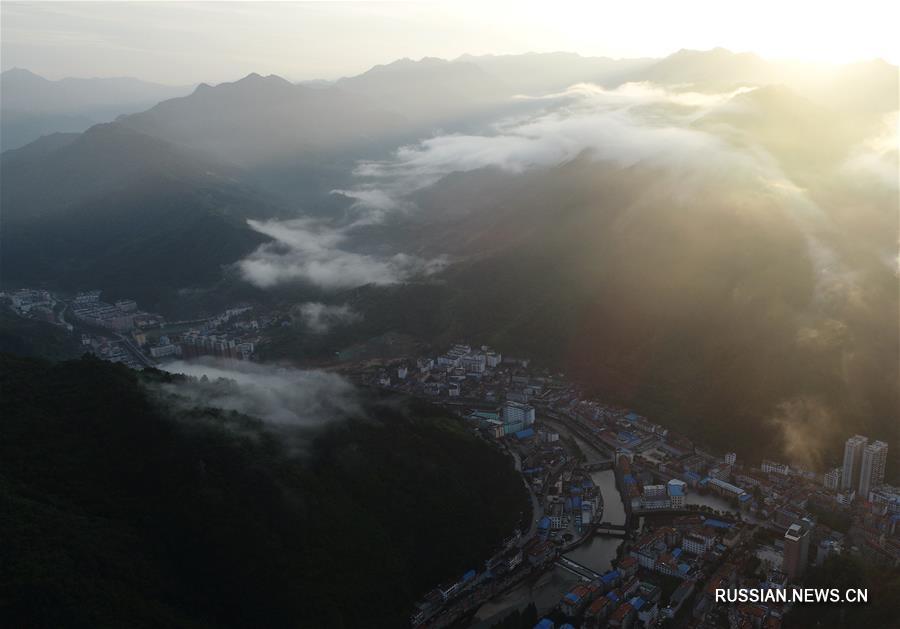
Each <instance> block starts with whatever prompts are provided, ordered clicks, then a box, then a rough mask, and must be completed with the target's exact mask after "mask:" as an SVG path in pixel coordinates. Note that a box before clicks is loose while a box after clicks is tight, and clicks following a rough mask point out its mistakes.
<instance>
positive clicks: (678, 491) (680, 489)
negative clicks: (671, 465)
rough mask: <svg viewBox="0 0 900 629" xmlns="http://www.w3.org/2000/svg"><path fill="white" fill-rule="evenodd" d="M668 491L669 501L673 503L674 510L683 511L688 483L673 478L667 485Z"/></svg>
mask: <svg viewBox="0 0 900 629" xmlns="http://www.w3.org/2000/svg"><path fill="white" fill-rule="evenodd" d="M666 490H667V491H668V493H669V501H670V502H671V503H672V508H673V509H683V508H684V495H685V493H687V483H685V482H684V481H683V480H679V479H677V478H673V479H672V480H670V481H669V482H668V483H666Z"/></svg>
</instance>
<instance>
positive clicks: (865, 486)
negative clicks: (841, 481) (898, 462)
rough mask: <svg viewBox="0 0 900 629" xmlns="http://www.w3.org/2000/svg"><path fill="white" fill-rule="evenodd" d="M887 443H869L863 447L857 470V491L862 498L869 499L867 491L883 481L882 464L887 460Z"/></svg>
mask: <svg viewBox="0 0 900 629" xmlns="http://www.w3.org/2000/svg"><path fill="white" fill-rule="evenodd" d="M887 451H888V445H887V444H886V443H885V442H884V441H876V442H875V443H870V444H869V445H867V446H866V447H865V448H864V449H863V453H862V463H861V465H860V471H859V492H858V495H859V496H860V497H861V498H862V499H863V500H868V499H869V491H870V490H872V489H875V488H876V487H879V486H880V485H881V484H882V483H884V465H885V463H886V462H887Z"/></svg>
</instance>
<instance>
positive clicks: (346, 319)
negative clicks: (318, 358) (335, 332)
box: [296, 301, 362, 334]
mask: <svg viewBox="0 0 900 629" xmlns="http://www.w3.org/2000/svg"><path fill="white" fill-rule="evenodd" d="M296 313H297V315H298V316H299V318H300V320H301V321H302V322H303V324H304V325H305V326H306V327H307V329H308V330H309V331H310V332H312V333H314V334H325V333H326V332H328V331H330V330H331V329H332V328H334V327H335V326H339V325H348V324H350V323H356V322H357V321H361V320H362V315H361V314H359V313H358V312H354V311H353V309H351V308H350V306H348V305H346V304H343V305H340V306H334V305H329V304H323V303H319V302H314V301H310V302H307V303H305V304H301V305H300V306H298V307H297V308H296Z"/></svg>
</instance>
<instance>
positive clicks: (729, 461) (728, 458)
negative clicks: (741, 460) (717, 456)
mask: <svg viewBox="0 0 900 629" xmlns="http://www.w3.org/2000/svg"><path fill="white" fill-rule="evenodd" d="M735 463H737V454H735V453H734V452H729V453H728V454H726V455H725V464H726V465H734V464H735Z"/></svg>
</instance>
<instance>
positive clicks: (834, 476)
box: [822, 467, 843, 491]
mask: <svg viewBox="0 0 900 629" xmlns="http://www.w3.org/2000/svg"><path fill="white" fill-rule="evenodd" d="M842 473H843V470H842V469H841V468H839V467H836V468H834V469H833V470H831V471H830V472H826V474H825V478H824V480H823V481H822V483H823V484H824V485H825V489H831V490H833V491H837V490H838V489H840V487H841V474H842Z"/></svg>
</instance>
